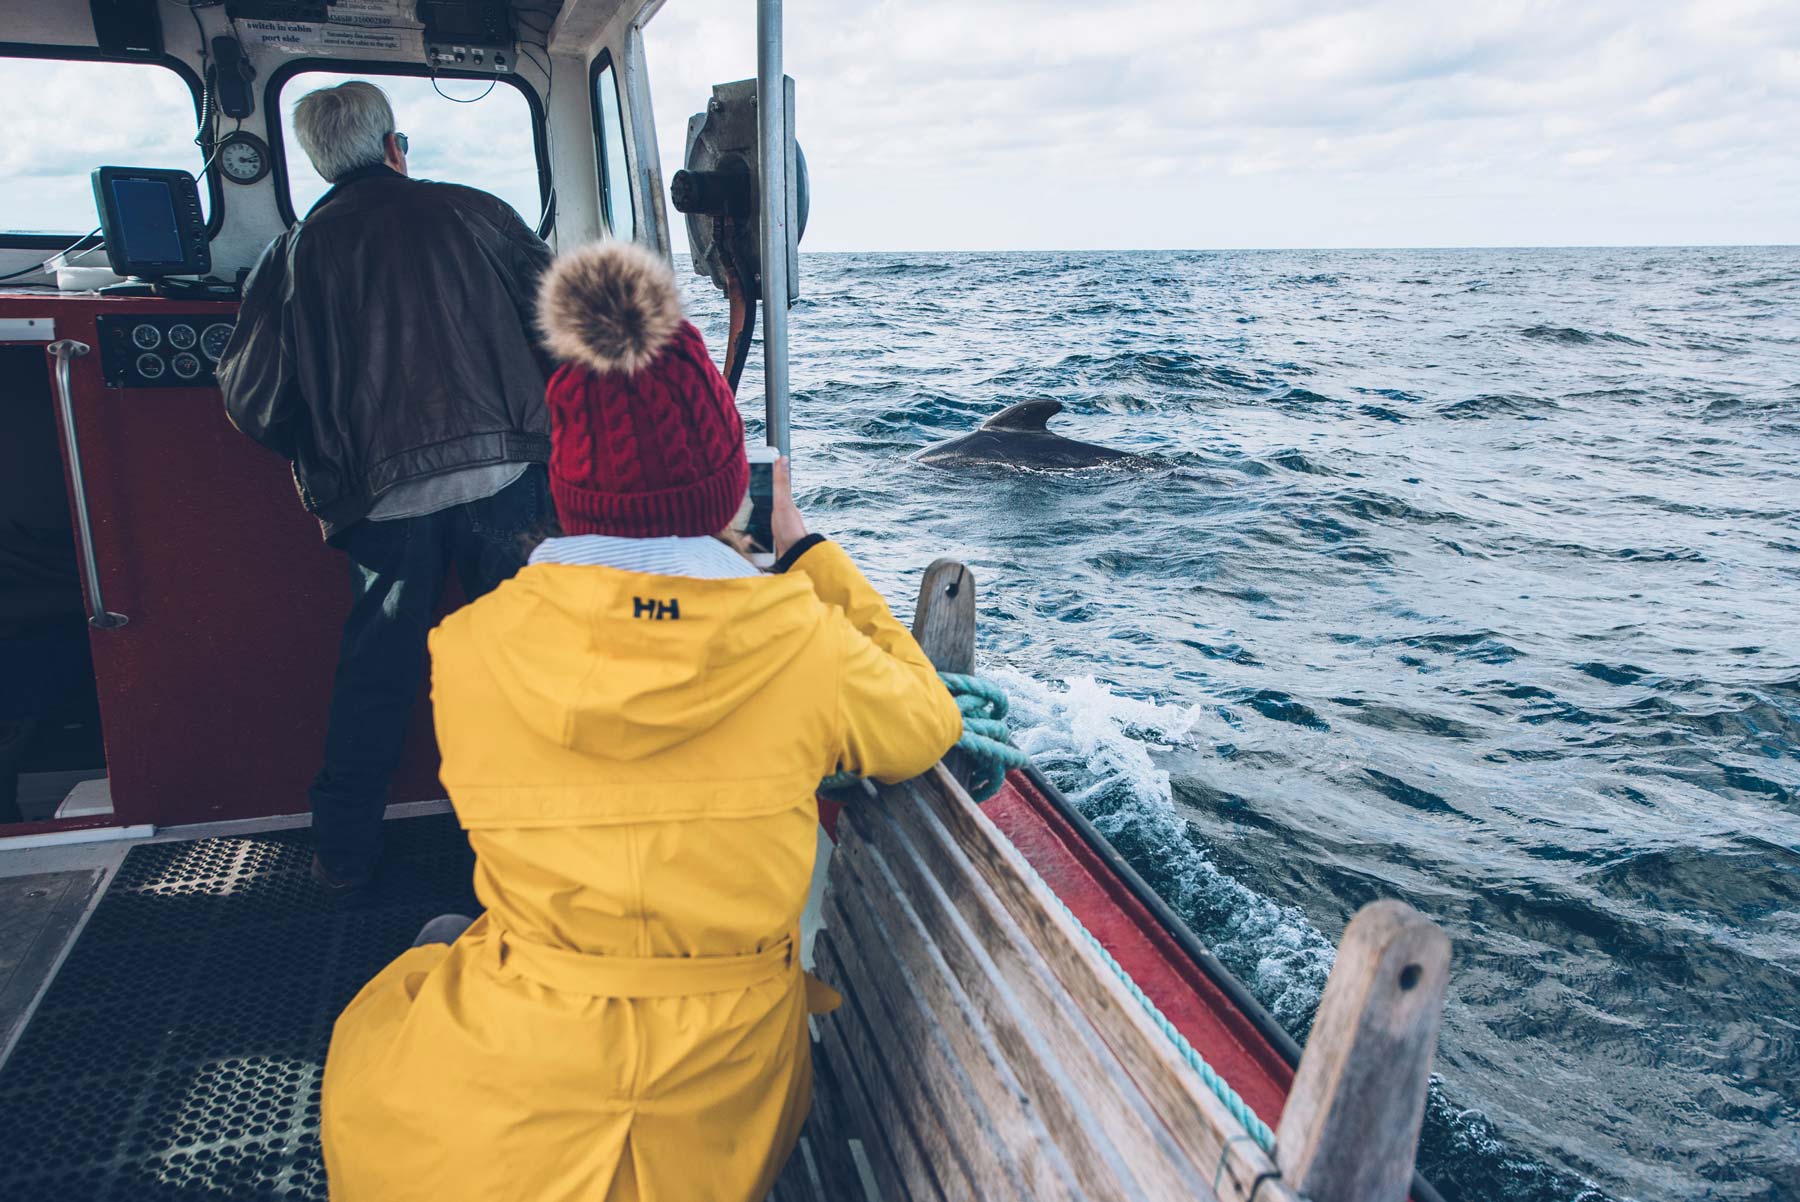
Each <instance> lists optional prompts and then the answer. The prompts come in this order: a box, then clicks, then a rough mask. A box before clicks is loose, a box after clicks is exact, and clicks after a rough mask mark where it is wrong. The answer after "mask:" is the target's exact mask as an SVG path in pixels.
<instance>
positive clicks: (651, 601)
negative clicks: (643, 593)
mask: <svg viewBox="0 0 1800 1202" xmlns="http://www.w3.org/2000/svg"><path fill="white" fill-rule="evenodd" d="M631 616H632V617H634V618H649V619H650V620H651V621H653V622H660V621H662V620H663V619H664V618H668V619H669V620H670V621H680V620H681V602H680V601H678V600H676V601H658V600H657V599H656V598H655V597H633V598H632V599H631Z"/></svg>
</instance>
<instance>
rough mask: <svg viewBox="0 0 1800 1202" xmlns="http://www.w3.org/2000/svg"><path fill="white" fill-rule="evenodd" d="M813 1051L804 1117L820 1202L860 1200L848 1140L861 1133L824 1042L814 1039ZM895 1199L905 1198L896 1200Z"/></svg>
mask: <svg viewBox="0 0 1800 1202" xmlns="http://www.w3.org/2000/svg"><path fill="white" fill-rule="evenodd" d="M814 1021H815V1022H818V1021H819V1020H818V1019H815V1020H814ZM812 1052H813V1107H812V1113H811V1114H809V1115H808V1116H807V1119H806V1129H807V1136H808V1138H809V1139H810V1140H811V1142H812V1152H813V1159H814V1160H815V1161H816V1162H817V1165H818V1172H819V1179H820V1181H821V1182H822V1183H823V1185H824V1195H823V1197H822V1198H821V1200H820V1202H840V1200H843V1199H849V1200H851V1202H862V1199H863V1186H862V1174H861V1173H859V1172H858V1171H857V1168H856V1160H855V1158H854V1157H853V1156H852V1155H851V1153H850V1140H852V1139H860V1138H861V1137H862V1133H861V1131H860V1130H859V1129H858V1128H857V1126H856V1123H855V1120H854V1119H853V1118H852V1116H851V1114H850V1111H849V1109H848V1104H847V1103H846V1102H845V1101H844V1099H843V1094H842V1091H841V1089H840V1087H839V1085H838V1081H837V1073H838V1069H837V1067H836V1066H834V1065H833V1064H832V1063H831V1055H830V1054H829V1053H828V1052H827V1051H826V1050H825V1045H824V1043H823V1042H822V1041H821V1040H818V1039H814V1040H813V1045H812ZM896 1202H905V1200H904V1199H897V1200H896Z"/></svg>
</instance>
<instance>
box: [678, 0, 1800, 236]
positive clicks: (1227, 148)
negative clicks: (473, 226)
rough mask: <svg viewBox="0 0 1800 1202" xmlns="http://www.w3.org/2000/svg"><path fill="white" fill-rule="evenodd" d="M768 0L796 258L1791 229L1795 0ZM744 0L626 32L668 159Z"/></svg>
mask: <svg viewBox="0 0 1800 1202" xmlns="http://www.w3.org/2000/svg"><path fill="white" fill-rule="evenodd" d="M786 9H787V34H788V36H787V41H786V54H787V65H788V70H789V73H790V74H792V75H794V76H795V77H796V79H797V80H798V94H799V106H800V108H799V119H798V123H799V129H800V133H801V137H802V141H803V142H804V144H805V145H806V148H807V156H808V159H809V161H810V163H811V166H812V169H813V174H814V183H815V194H816V197H817V202H816V206H815V212H816V213H817V214H818V223H817V229H816V231H815V233H816V235H817V239H818V241H817V242H816V243H815V242H814V240H813V238H812V237H810V236H809V239H808V242H809V245H818V246H820V247H821V248H827V247H836V248H852V247H905V246H918V247H929V246H984V245H994V246H1006V245H1018V246H1029V245H1039V246H1087V245H1093V246H1118V245H1152V246H1191V245H1202V246H1205V245H1287V246H1305V245H1346V244H1367V243H1366V242H1365V241H1364V240H1365V239H1368V238H1374V239H1376V240H1378V241H1380V242H1381V243H1383V244H1391V245H1417V244H1421V243H1438V244H1442V243H1444V242H1450V243H1454V244H1481V243H1494V242H1514V241H1527V242H1591V241H1639V240H1645V239H1646V237H1648V238H1649V239H1650V240H1658V241H1714V240H1722V241H1739V240H1757V241H1767V240H1789V241H1791V240H1795V239H1796V238H1797V237H1800V228H1796V224H1795V221H1796V216H1795V215H1796V213H1797V212H1800V206H1796V205H1794V204H1792V202H1791V196H1792V195H1794V194H1795V193H1796V191H1800V169H1797V168H1796V166H1795V157H1794V155H1793V154H1792V152H1791V150H1790V141H1791V131H1792V130H1794V129H1796V128H1800V6H1795V5H1793V4H1791V3H1763V2H1760V0H1725V2H1724V3H1718V4H1712V3H1706V4H1700V3H1676V4H1660V5H1652V4H1641V3H1625V2H1623V0H1597V2H1593V3H1585V4H1560V3H1543V2H1531V0H1527V2H1524V3H1514V4H1504V5H1486V6H1451V5H1443V4H1438V3H1402V2H1397V0H1367V2H1364V3H1349V4H1340V5H1336V6H1333V7H1331V8H1329V9H1326V8H1322V7H1321V6H1320V5H1318V4H1314V3H1301V2H1298V0H1271V2H1270V3H1267V4H1264V5H1260V6H1249V5H1238V6H1221V5H1172V4H1168V3H1163V2H1156V3H1139V2H1136V0H1132V2H1126V3H1117V4H1112V5H1109V6H1105V7H1096V6H1093V5H1091V4H1077V3H1056V2H1032V0H990V2H986V3H978V4H977V3H969V2H968V0H954V2H953V0H922V2H918V3H905V4H902V3H896V2H891V0H834V2H832V3H825V2H824V0H789V2H788V4H787V5H786ZM750 10H751V6H750V5H748V4H742V3H735V2H728V0H690V2H689V3H685V4H681V5H670V6H669V7H668V8H666V9H664V10H663V12H662V13H661V14H659V15H658V17H657V18H656V19H655V20H654V21H653V22H652V24H651V26H650V27H649V30H648V32H647V49H648V55H649V58H650V68H651V79H652V82H653V85H654V91H655V96H656V103H657V117H658V128H659V131H660V134H661V142H662V148H663V151H664V159H665V172H666V173H667V172H672V171H673V170H674V169H675V168H676V167H678V166H679V162H678V161H677V160H678V157H679V154H680V149H681V144H682V139H681V130H682V129H683V127H684V125H685V121H686V118H687V115H688V114H689V113H690V112H693V111H696V110H697V108H698V106H699V105H700V104H701V103H702V102H703V100H704V98H705V96H706V94H707V88H708V86H709V85H710V84H711V83H714V82H719V81H723V80H726V79H733V78H742V77H744V76H747V75H749V74H752V73H753V72H754V69H755V61H754V45H755V43H754V28H753V13H752V12H751V11H750ZM1452 194H1453V195H1455V196H1456V197H1457V198H1458V199H1457V200H1456V202H1455V203H1449V202H1447V201H1446V200H1445V199H1444V198H1445V196H1446V195H1452ZM1521 196H1526V197H1529V198H1531V201H1532V203H1531V205H1530V206H1529V212H1527V211H1525V210H1522V209H1520V208H1519V206H1518V205H1517V204H1516V201H1517V199H1518V198H1519V197H1521ZM1609 197H1610V198H1612V203H1613V204H1615V205H1616V206H1617V207H1618V208H1619V209H1620V211H1621V214H1623V212H1624V210H1627V209H1629V210H1630V211H1631V216H1630V217H1629V218H1625V217H1624V216H1621V218H1620V219H1619V220H1616V221H1611V220H1608V219H1607V216H1606V214H1607V206H1608V203H1609V202H1608V198H1609Z"/></svg>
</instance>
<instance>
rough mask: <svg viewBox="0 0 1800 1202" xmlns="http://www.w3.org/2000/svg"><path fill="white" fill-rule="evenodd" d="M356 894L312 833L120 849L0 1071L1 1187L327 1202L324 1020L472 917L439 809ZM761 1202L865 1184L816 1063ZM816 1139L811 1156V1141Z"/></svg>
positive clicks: (112, 1197) (11, 1196) (93, 1194)
mask: <svg viewBox="0 0 1800 1202" xmlns="http://www.w3.org/2000/svg"><path fill="white" fill-rule="evenodd" d="M384 830H385V831H386V836H387V849H388V856H387V860H386V862H385V864H384V867H383V875H382V878H381V884H380V888H379V890H378V891H377V893H376V895H375V897H374V898H373V899H372V902H371V904H370V905H368V906H366V907H364V908H361V909H357V910H350V911H335V910H332V909H329V908H327V907H326V905H325V903H324V902H323V900H322V898H321V897H320V895H319V893H318V890H317V888H316V887H315V886H314V885H313V883H312V880H311V878H310V876H309V875H308V867H309V865H310V863H311V859H312V851H311V844H312V840H311V836H310V833H309V832H307V831H306V830H290V831H277V832H274V833H271V834H262V835H252V836H247V837H242V838H215V839H201V840H196V841H193V842H188V843H152V844H145V845H142V846H139V847H135V848H133V849H132V850H131V851H130V853H129V854H127V855H126V857H125V860H124V863H123V864H121V865H120V867H119V871H118V873H117V875H115V876H114V878H113V880H112V882H111V884H110V885H109V886H108V887H107V891H106V894H105V896H104V897H102V898H101V900H100V904H99V905H98V907H96V909H95V910H94V914H93V917H92V918H91V919H90V920H89V922H88V925H87V927H86V928H85V929H84V930H83V931H82V932H81V935H80V936H79V937H78V938H77V940H76V942H75V946H74V947H73V948H72V949H70V952H69V956H68V959H67V960H66V961H64V963H63V966H62V968H61V969H60V970H59V971H58V973H57V975H56V978H55V980H54V981H53V982H52V983H51V985H50V989H49V992H48V993H46V994H45V996H44V998H43V1001H42V1002H41V1003H40V1004H39V1006H38V1009H37V1012H36V1013H35V1014H34V1015H33V1017H32V1019H31V1022H30V1024H29V1025H28V1026H27V1027H26V1028H25V1032H24V1034H23V1035H22V1036H21V1037H20V1040H19V1043H18V1046H17V1047H16V1048H15V1049H14V1050H13V1054H12V1056H11V1058H10V1059H8V1060H7V1062H6V1064H5V1067H4V1068H0V1199H4V1200H5V1202H176V1200H180V1202H199V1200H200V1199H208V1200H214V1199H219V1200H223V1199H230V1200H232V1202H237V1200H239V1199H281V1200H282V1202H313V1200H316V1202H326V1185H325V1166H324V1164H323V1162H322V1161H321V1159H320V1155H319V1078H320V1075H321V1074H322V1072H323V1071H324V1066H325V1051H326V1048H327V1046H328V1045H329V1043H330V1039H331V1026H332V1023H333V1022H334V1021H335V1020H336V1019H337V1015H338V1013H339V1012H340V1011H341V1010H342V1009H343V1008H344V1006H345V1004H346V1003H348V1002H349V1000H350V999H351V998H352V997H353V996H355V994H356V991H357V990H358V989H360V988H362V986H363V984H364V983H365V982H366V981H368V979H369V978H370V977H372V976H374V975H375V973H376V972H378V971H379V970H380V969H381V967H382V966H383V965H384V964H386V963H387V962H388V961H389V960H391V959H393V957H394V956H395V955H397V954H398V953H399V952H400V951H401V950H402V949H404V948H405V947H406V946H407V945H408V944H410V943H411V942H412V939H413V937H414V936H415V935H416V934H417V933H418V930H419V927H420V926H421V925H422V924H423V923H424V922H425V921H426V920H427V919H429V918H432V917H435V916H436V915H439V914H444V913H463V914H472V913H475V909H474V907H475V905H476V902H475V899H474V897H473V896H472V895H471V893H470V891H469V878H470V870H471V868H472V865H473V861H472V859H471V857H470V855H469V851H468V845H467V843H466V842H465V841H464V840H463V837H462V834H461V832H460V831H459V830H458V829H457V826H456V822H455V819H454V818H453V817H451V816H450V815H447V814H444V815H433V816H431V817H426V818H410V819H405V820H402V821H390V822H388V823H387V824H386V826H385V827H384ZM821 1068H822V1071H821V1073H820V1083H819V1086H820V1087H819V1091H818V1094H817V1096H816V1098H815V1105H814V1110H813V1115H812V1118H811V1120H810V1121H809V1122H808V1125H807V1131H806V1135H805V1136H804V1137H803V1139H802V1146H801V1149H800V1151H799V1153H797V1154H796V1155H795V1156H794V1157H793V1159H792V1160H790V1162H789V1164H788V1170H787V1172H786V1173H784V1174H783V1176H782V1180H781V1181H780V1183H778V1185H777V1187H776V1190H775V1192H774V1194H772V1195H771V1198H772V1202H816V1200H818V1199H825V1198H829V1199H833V1200H834V1202H837V1200H841V1199H853V1198H862V1197H865V1196H866V1195H865V1193H864V1189H863V1187H862V1186H861V1184H860V1182H857V1183H851V1184H846V1183H845V1182H844V1181H843V1179H842V1178H841V1177H840V1178H838V1179H836V1180H834V1179H833V1178H832V1168H831V1166H832V1165H833V1164H835V1163H841V1162H842V1161H843V1159H844V1155H846V1154H847V1153H846V1154H839V1155H825V1154H823V1153H824V1152H826V1151H827V1150H828V1149H825V1148H821V1147H820V1144H821V1143H824V1144H829V1145H834V1146H837V1147H838V1148H839V1150H840V1152H841V1149H842V1147H843V1146H844V1145H845V1144H847V1143H849V1142H853V1141H851V1139H850V1133H849V1132H846V1131H843V1130H840V1129H839V1128H838V1127H837V1125H836V1124H835V1123H834V1122H832V1121H831V1120H832V1117H833V1115H835V1114H836V1113H838V1110H837V1108H836V1107H833V1106H830V1105H829V1104H828V1102H827V1099H828V1098H829V1097H830V1096H831V1089H832V1086H831V1081H830V1073H829V1071H828V1070H825V1069H824V1067H823V1066H821ZM815 1148H818V1149H819V1151H820V1153H821V1154H819V1155H815V1154H814V1150H815Z"/></svg>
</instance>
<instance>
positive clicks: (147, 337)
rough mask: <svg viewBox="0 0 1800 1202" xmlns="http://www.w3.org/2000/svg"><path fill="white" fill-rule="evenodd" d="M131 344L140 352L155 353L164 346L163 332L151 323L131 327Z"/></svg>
mask: <svg viewBox="0 0 1800 1202" xmlns="http://www.w3.org/2000/svg"><path fill="white" fill-rule="evenodd" d="M131 344H132V345H133V346H135V347H137V348H138V350H140V351H153V350H155V349H156V348H157V347H159V346H161V345H162V331H161V330H159V329H157V328H156V327H155V326H153V325H151V324H150V323H149V322H141V323H139V324H138V325H135V326H132V327H131Z"/></svg>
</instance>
